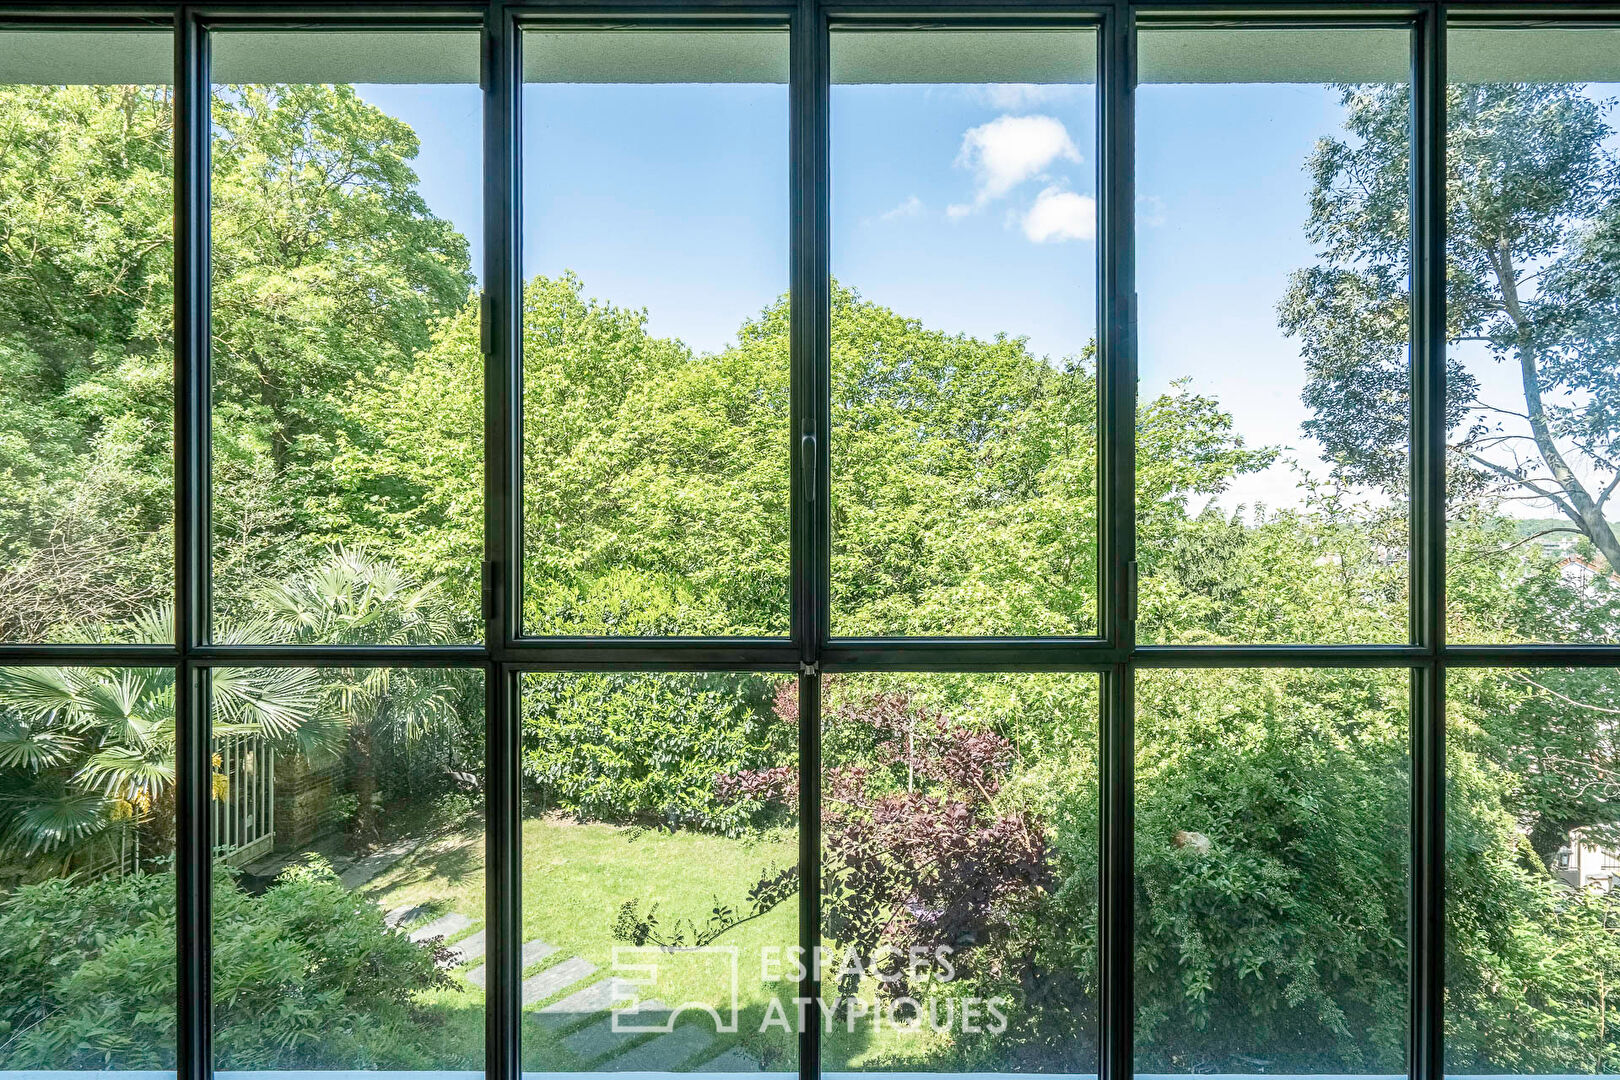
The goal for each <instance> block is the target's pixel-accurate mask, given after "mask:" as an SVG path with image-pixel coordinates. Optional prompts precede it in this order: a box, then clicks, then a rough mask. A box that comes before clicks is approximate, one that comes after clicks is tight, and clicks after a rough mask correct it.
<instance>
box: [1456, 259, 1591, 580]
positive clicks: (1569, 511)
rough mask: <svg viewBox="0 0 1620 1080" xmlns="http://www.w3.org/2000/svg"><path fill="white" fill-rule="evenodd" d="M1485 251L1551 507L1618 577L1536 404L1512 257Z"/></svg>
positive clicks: (1533, 357) (1532, 357) (1529, 338)
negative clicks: (1509, 327) (1548, 482)
mask: <svg viewBox="0 0 1620 1080" xmlns="http://www.w3.org/2000/svg"><path fill="white" fill-rule="evenodd" d="M1488 251H1489V256H1490V259H1491V265H1492V269H1493V270H1494V271H1495V272H1496V280H1497V284H1498V285H1499V286H1500V288H1501V290H1502V309H1503V310H1504V311H1505V312H1506V313H1507V316H1508V318H1509V319H1511V320H1512V321H1513V326H1514V330H1515V331H1516V335H1515V336H1516V337H1517V339H1518V340H1517V342H1516V344H1515V348H1516V350H1517V352H1518V355H1519V383H1520V386H1521V387H1522V390H1523V393H1524V412H1525V417H1526V419H1527V420H1528V421H1529V423H1530V435H1531V438H1533V439H1534V440H1535V443H1536V450H1537V452H1538V453H1540V455H1541V459H1542V461H1543V462H1545V463H1546V465H1547V470H1548V472H1550V473H1551V474H1552V479H1553V483H1555V484H1557V485H1558V491H1557V492H1556V493H1554V497H1552V498H1551V499H1550V501H1551V502H1552V504H1553V505H1554V506H1556V507H1557V508H1558V509H1559V510H1560V511H1561V512H1562V513H1563V514H1564V516H1565V517H1567V518H1569V519H1570V521H1571V522H1573V523H1574V524H1575V527H1576V528H1578V529H1580V530H1581V532H1582V533H1583V534H1585V536H1586V538H1587V539H1589V540H1591V541H1592V544H1593V546H1595V547H1596V548H1597V549H1598V551H1599V552H1600V553H1601V554H1602V555H1603V559H1604V561H1605V562H1607V563H1608V564H1609V572H1610V573H1620V538H1617V537H1616V536H1615V533H1614V528H1613V526H1611V525H1610V524H1609V522H1608V519H1607V518H1606V517H1605V516H1604V513H1603V507H1602V506H1600V505H1599V504H1598V502H1597V500H1596V499H1595V498H1593V496H1592V494H1591V492H1589V491H1587V490H1586V485H1585V484H1583V483H1581V479H1580V477H1578V476H1576V475H1575V470H1574V469H1572V468H1571V467H1570V465H1569V462H1568V460H1566V459H1565V457H1564V452H1563V451H1562V450H1561V449H1560V448H1559V446H1558V442H1557V440H1556V439H1555V438H1554V437H1553V434H1552V427H1551V425H1550V424H1548V423H1547V410H1546V406H1545V405H1544V404H1543V402H1542V398H1541V371H1540V363H1539V359H1540V354H1539V352H1538V350H1537V348H1536V343H1535V336H1534V334H1533V332H1532V329H1531V327H1530V325H1529V322H1528V320H1527V319H1526V318H1525V315H1524V310H1523V307H1522V306H1521V304H1520V302H1519V284H1518V275H1517V272H1516V271H1515V270H1514V268H1513V252H1512V251H1511V250H1510V249H1509V248H1508V245H1507V241H1506V240H1503V241H1501V242H1500V243H1498V244H1497V245H1496V246H1495V247H1494V248H1490V249H1488ZM1504 471H1505V470H1504ZM1519 483H1520V484H1521V486H1523V487H1525V488H1527V489H1529V490H1530V491H1533V492H1542V489H1541V488H1540V486H1539V485H1537V484H1535V483H1533V482H1529V481H1525V480H1522V479H1521V480H1520V481H1519ZM1542 493H1543V494H1545V492H1542Z"/></svg>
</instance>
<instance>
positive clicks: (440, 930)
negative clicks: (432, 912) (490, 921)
mask: <svg viewBox="0 0 1620 1080" xmlns="http://www.w3.org/2000/svg"><path fill="white" fill-rule="evenodd" d="M471 925H472V920H471V919H469V918H467V916H465V915H461V914H459V913H457V912H454V911H452V912H450V914H448V915H440V916H439V917H438V918H437V919H434V920H433V921H432V922H430V923H428V924H427V925H426V926H419V927H417V928H416V929H415V930H412V931H411V940H412V941H414V942H416V943H417V944H418V945H420V944H421V943H422V942H424V941H426V940H427V939H428V938H447V937H449V936H450V935H451V934H459V933H461V932H462V931H463V930H465V929H467V927H469V926H471Z"/></svg>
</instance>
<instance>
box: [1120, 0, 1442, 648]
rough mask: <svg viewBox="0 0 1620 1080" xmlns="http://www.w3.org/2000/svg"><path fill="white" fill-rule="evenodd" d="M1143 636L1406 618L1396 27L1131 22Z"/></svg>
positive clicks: (1366, 633)
mask: <svg viewBox="0 0 1620 1080" xmlns="http://www.w3.org/2000/svg"><path fill="white" fill-rule="evenodd" d="M1140 43H1141V57H1140V66H1141V80H1142V85H1141V87H1140V88H1139V90H1138V91H1137V95H1136V101H1137V133H1138V145H1137V191H1138V205H1137V208H1136V210H1137V243H1138V258H1137V267H1138V283H1137V287H1138V290H1139V295H1140V297H1141V305H1140V314H1139V320H1140V337H1141V372H1142V382H1141V399H1140V402H1139V405H1138V416H1137V431H1138V436H1137V440H1138V441H1137V514H1138V521H1139V526H1138V527H1139V530H1140V532H1139V538H1138V553H1139V558H1140V560H1141V576H1142V584H1141V626H1140V631H1139V633H1140V637H1141V640H1142V641H1144V642H1147V643H1154V644H1167V643H1176V644H1204V643H1221V642H1230V643H1240V644H1241V643H1256V644H1258V643H1270V642H1277V643H1312V644H1317V643H1341V642H1373V643H1395V642H1404V641H1406V640H1407V625H1408V624H1407V616H1406V590H1407V576H1408V570H1407V562H1408V548H1409V542H1408V530H1407V502H1408V492H1409V490H1410V484H1409V480H1408V469H1409V460H1410V455H1409V451H1408V443H1409V441H1410V433H1411V423H1410V417H1409V413H1410V408H1411V404H1410V402H1411V396H1410V393H1409V379H1410V360H1409V356H1408V351H1409V350H1408V344H1407V343H1408V311H1407V261H1408V246H1409V230H1408V221H1409V218H1410V215H1409V213H1408V210H1407V204H1408V193H1409V191H1410V175H1409V174H1410V145H1411V142H1410V140H1411V136H1410V132H1409V130H1408V129H1409V118H1408V112H1409V108H1410V91H1409V87H1408V85H1407V79H1408V71H1409V68H1410V42H1409V37H1408V35H1407V33H1406V32H1405V31H1402V30H1376V29H1347V30H1301V31H1284V30H1156V31H1144V32H1143V33H1142V34H1141V37H1140Z"/></svg>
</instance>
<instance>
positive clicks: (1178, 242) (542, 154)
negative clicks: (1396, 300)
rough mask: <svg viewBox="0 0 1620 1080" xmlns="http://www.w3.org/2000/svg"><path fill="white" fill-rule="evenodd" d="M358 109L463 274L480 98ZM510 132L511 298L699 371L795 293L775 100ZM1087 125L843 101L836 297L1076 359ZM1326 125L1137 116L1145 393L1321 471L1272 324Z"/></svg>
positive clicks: (983, 104)
mask: <svg viewBox="0 0 1620 1080" xmlns="http://www.w3.org/2000/svg"><path fill="white" fill-rule="evenodd" d="M360 92H361V94H362V96H363V97H365V98H366V99H367V100H370V101H372V102H373V103H375V104H376V105H378V106H379V107H381V108H383V109H385V110H386V111H388V112H389V113H391V114H393V115H395V116H398V117H400V118H401V119H404V120H406V121H407V122H408V123H410V124H411V125H412V126H413V127H414V128H415V129H416V130H417V132H418V133H419V135H420V136H421V137H422V142H423V152H422V155H421V157H420V159H419V160H418V162H417V163H416V165H417V169H418V172H419V173H420V175H421V183H422V192H423V194H424V196H425V197H426V199H427V201H428V203H429V205H430V206H432V207H433V208H434V210H435V211H436V212H438V213H439V214H441V215H442V216H445V217H447V218H449V219H450V220H451V221H453V222H454V223H455V224H456V225H457V226H458V227H459V228H460V229H461V230H462V231H463V232H464V233H465V234H466V235H467V236H468V237H469V239H470V240H471V241H472V245H473V254H474V265H475V266H477V265H478V259H479V257H480V251H481V247H482V245H481V237H482V231H481V225H480V220H481V219H480V198H479V195H480V181H479V170H480V161H479V148H480V128H479V121H478V115H479V99H478V92H477V90H476V89H475V88H473V87H461V86H432V87H404V86H367V87H361V88H360ZM524 108H525V116H524V137H525V147H526V150H525V153H526V159H525V165H524V167H525V179H524V214H525V225H524V273H525V275H526V276H528V275H533V274H535V273H546V274H555V273H557V272H559V271H561V270H562V269H563V268H565V267H567V268H570V269H573V270H574V271H575V272H576V273H578V274H579V275H580V276H581V277H582V278H583V280H584V282H585V287H586V291H587V292H588V293H589V294H590V295H592V296H596V297H599V298H602V299H605V300H611V301H612V302H614V303H618V304H623V305H628V306H635V307H645V308H646V309H647V312H648V316H649V326H650V329H651V330H652V331H653V332H654V333H659V334H668V335H673V336H676V337H679V338H681V339H682V340H684V341H685V342H686V343H687V344H689V345H690V346H692V347H693V348H694V349H697V350H700V351H702V350H713V349H717V348H720V347H723V346H724V344H725V343H726V342H727V341H729V340H731V339H732V338H733V337H734V335H735V332H736V329H737V327H738V326H739V324H740V323H741V322H742V321H743V320H744V319H746V318H748V317H750V316H752V315H754V314H755V313H757V312H758V311H759V310H760V309H761V308H762V307H764V306H765V305H766V304H768V303H770V302H771V301H772V300H773V299H774V298H775V297H777V296H778V295H780V294H781V293H782V292H784V291H785V290H786V288H787V271H788V236H787V221H788V210H787V88H786V87H785V86H781V85H744V86H736V85H691V86H656V85H619V86H597V85H588V86H581V85H566V86H556V85H545V86H538V85H531V86H528V87H526V88H525V99H524ZM1094 114H1095V98H1094V95H1093V92H1092V89H1091V88H1090V87H1089V86H1078V87H1062V86H1058V87H1052V86H1045V87H1028V86H1009V85H995V86H961V85H955V86H919V85H905V86H835V87H834V88H833V96H832V118H833V119H832V154H833V157H832V165H833V203H832V230H833V269H834V273H835V274H836V275H837V277H838V278H839V279H840V280H841V281H842V282H844V283H845V284H849V285H853V286H855V287H856V288H858V289H859V290H860V291H861V292H862V293H863V294H864V295H865V296H866V297H867V298H869V299H872V300H875V301H878V302H880V303H883V304H886V305H889V306H891V307H893V308H894V309H896V310H897V311H899V312H901V313H902V314H905V315H908V316H913V317H917V318H920V319H922V320H923V322H924V323H925V324H926V325H929V326H931V327H938V328H941V329H945V330H949V331H963V332H967V333H971V334H977V335H985V336H989V335H993V334H994V333H996V332H997V331H1007V332H1009V333H1012V334H1015V335H1024V336H1027V337H1028V338H1029V341H1030V346H1031V348H1032V349H1034V350H1035V351H1036V352H1038V353H1042V354H1045V355H1049V356H1053V357H1057V356H1061V355H1064V354H1067V353H1072V352H1077V351H1079V350H1080V349H1081V348H1082V347H1083V346H1084V345H1085V344H1086V342H1087V341H1089V340H1090V339H1091V338H1092V336H1093V334H1094V332H1095V325H1096V319H1095V308H1096V290H1095V276H1096V257H1097V256H1096V246H1095V235H1094V227H1093V226H1094V222H1093V221H1092V220H1091V218H1092V215H1093V214H1094V202H1093V201H1092V200H1093V197H1094V195H1095V172H1096V154H1095V145H1094V144H1095V140H1096V131H1095V117H1094ZM1339 118H1340V109H1339V106H1338V103H1337V95H1336V93H1335V92H1334V91H1333V90H1331V89H1330V88H1328V87H1325V86H1304V85H1239V86H1144V87H1142V88H1141V90H1140V91H1139V97H1138V117H1137V129H1138V173H1137V175H1138V193H1139V204H1138V218H1139V241H1138V243H1139V254H1138V291H1139V295H1140V303H1141V343H1142V353H1141V374H1142V387H1141V389H1142V393H1143V395H1144V396H1147V395H1152V394H1157V393H1160V392H1162V391H1164V390H1165V389H1166V388H1167V387H1168V385H1169V383H1170V381H1171V380H1172V379H1175V378H1180V377H1191V379H1192V383H1191V388H1192V389H1193V390H1195V391H1198V392H1201V393H1206V394H1213V395H1215V396H1217V397H1218V398H1219V399H1220V400H1221V401H1222V403H1223V404H1224V405H1225V407H1226V408H1228V409H1229V410H1231V411H1232V412H1233V414H1234V416H1235V417H1236V423H1237V427H1238V430H1239V431H1240V432H1242V433H1243V435H1244V436H1245V438H1246V439H1247V440H1248V441H1249V442H1250V443H1251V444H1255V445H1277V446H1283V447H1286V448H1287V452H1288V455H1289V456H1291V457H1293V458H1295V459H1297V460H1299V461H1301V462H1302V463H1303V464H1304V465H1306V467H1308V468H1312V469H1313V471H1319V470H1320V461H1319V459H1317V457H1316V455H1315V454H1314V452H1313V445H1312V444H1311V443H1310V442H1309V441H1308V440H1306V439H1305V438H1304V437H1303V435H1302V434H1301V433H1300V430H1299V425H1300V423H1301V421H1303V420H1304V419H1306V413H1305V410H1304V408H1303V407H1302V405H1301V404H1300V401H1299V394H1300V390H1301V387H1302V385H1303V379H1304V376H1303V369H1302V365H1301V362H1300V360H1299V353H1298V349H1297V346H1296V345H1295V343H1294V342H1292V341H1290V340H1288V339H1286V338H1284V337H1283V336H1282V334H1281V332H1280V331H1279V330H1278V329H1277V321H1276V304H1277V301H1278V299H1279V298H1280V297H1281V296H1282V294H1283V291H1284V289H1285V288H1286V284H1287V278H1288V275H1289V273H1290V272H1291V271H1293V270H1295V269H1297V268H1299V267H1302V266H1305V265H1308V263H1309V262H1310V259H1311V254H1312V253H1311V249H1310V246H1309V244H1308V242H1307V240H1306V239H1305V236H1304V233H1303V230H1302V226H1303V224H1304V222H1305V220H1306V218H1307V216H1308V215H1307V208H1306V203H1305V198H1306V191H1307V177H1306V175H1305V173H1304V163H1305V160H1306V157H1307V155H1308V154H1309V153H1310V150H1311V148H1312V146H1313V144H1314V142H1315V141H1316V139H1317V138H1319V137H1320V136H1322V135H1325V134H1329V133H1333V132H1335V131H1337V130H1338V127H1339ZM784 378H785V374H784ZM1296 479H1297V478H1296V477H1295V476H1294V475H1293V474H1292V473H1291V472H1289V471H1288V469H1287V468H1286V467H1284V466H1281V465H1279V466H1277V467H1274V468H1273V469H1271V470H1269V471H1268V472H1267V473H1266V474H1263V475H1261V476H1257V477H1250V478H1245V479H1244V480H1242V481H1240V483H1239V484H1238V485H1237V487H1235V488H1234V490H1233V491H1231V492H1229V493H1228V494H1227V495H1225V496H1223V497H1222V499H1221V500H1220V501H1221V504H1222V505H1224V506H1228V507H1232V506H1236V505H1238V504H1253V503H1254V502H1256V501H1263V502H1265V503H1267V504H1269V505H1272V506H1282V505H1290V504H1293V503H1296V502H1297V499H1298V497H1297V493H1296Z"/></svg>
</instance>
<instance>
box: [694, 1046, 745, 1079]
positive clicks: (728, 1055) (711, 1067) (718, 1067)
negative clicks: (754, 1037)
mask: <svg viewBox="0 0 1620 1080" xmlns="http://www.w3.org/2000/svg"><path fill="white" fill-rule="evenodd" d="M703 1071H704V1072H706V1073H739V1072H758V1071H759V1062H757V1061H755V1060H754V1056H753V1055H752V1054H750V1053H749V1052H748V1051H746V1050H744V1049H743V1048H742V1047H740V1046H733V1047H732V1048H731V1049H730V1050H727V1051H726V1052H725V1053H723V1054H721V1055H720V1056H719V1057H717V1058H715V1059H714V1060H713V1061H705V1062H704V1063H703Z"/></svg>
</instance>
